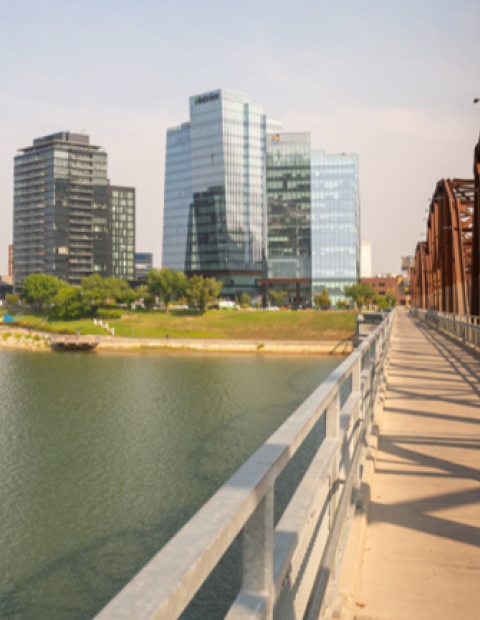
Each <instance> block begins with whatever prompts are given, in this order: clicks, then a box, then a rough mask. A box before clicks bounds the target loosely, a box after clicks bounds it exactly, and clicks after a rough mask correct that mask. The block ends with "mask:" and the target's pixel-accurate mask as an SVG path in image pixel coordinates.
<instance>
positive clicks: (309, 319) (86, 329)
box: [0, 309, 355, 340]
mask: <svg viewBox="0 0 480 620" xmlns="http://www.w3.org/2000/svg"><path fill="white" fill-rule="evenodd" d="M3 314H5V311H0V316H1V315H3ZM9 314H11V315H12V316H14V317H15V318H17V320H19V321H22V322H24V323H28V324H29V325H31V326H32V327H36V328H37V329H42V327H43V326H44V325H45V320H46V314H47V313H46V312H43V313H39V312H34V311H30V310H23V309H18V310H12V311H9ZM104 322H105V321H104ZM108 324H109V325H110V327H114V328H115V334H116V335H117V336H126V337H133V336H134V337H139V338H143V337H145V338H165V337H166V336H167V335H168V336H169V337H171V338H215V339H232V340H248V339H263V340H340V339H345V338H352V337H353V336H354V332H355V313H354V312H352V311H327V312H325V311H322V312H318V311H311V310H310V311H309V310H303V311H302V310H300V311H288V310H285V311H283V310H280V311H278V312H265V311H263V312H262V311H249V310H240V311H237V312H225V311H218V310H209V311H208V312H206V313H205V314H204V315H203V316H200V315H198V314H196V313H193V312H188V311H184V312H181V311H178V312H175V311H171V312H170V313H169V314H168V315H167V314H166V313H165V312H138V313H135V312H125V314H124V315H123V318H122V319H116V320H109V321H108ZM46 325H48V326H49V327H50V329H52V328H53V329H54V330H55V331H57V330H58V331H61V330H63V329H69V330H72V331H74V330H75V329H80V333H81V334H93V335H105V334H106V333H107V332H106V331H105V330H104V329H102V328H100V327H96V326H95V325H94V324H93V320H92V319H82V320H75V321H51V320H50V319H48V321H47V322H46Z"/></svg>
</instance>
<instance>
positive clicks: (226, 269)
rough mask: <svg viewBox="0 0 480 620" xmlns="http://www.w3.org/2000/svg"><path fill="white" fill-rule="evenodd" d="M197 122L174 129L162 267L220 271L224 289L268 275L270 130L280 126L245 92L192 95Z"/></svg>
mask: <svg viewBox="0 0 480 620" xmlns="http://www.w3.org/2000/svg"><path fill="white" fill-rule="evenodd" d="M189 103H190V123H185V124H184V125H181V126H180V127H179V128H174V129H171V130H168V131H167V154H166V178H165V202H164V230H163V239H164V241H163V258H162V265H163V266H164V267H170V268H174V269H182V270H184V271H185V272H186V273H188V274H192V273H200V274H203V275H206V276H214V277H215V278H216V279H218V280H220V281H222V282H223V285H224V286H223V289H222V294H224V295H234V294H237V293H238V292H241V291H249V292H252V293H253V292H255V291H256V285H255V280H256V279H257V278H258V277H260V276H261V275H262V265H263V247H264V243H263V238H264V230H263V224H264V211H265V173H264V171H265V136H266V131H267V126H268V127H269V128H270V127H279V126H280V123H279V121H275V120H274V119H268V118H267V117H266V116H265V114H264V112H263V109H262V108H261V107H260V106H257V105H254V104H252V103H250V102H249V101H248V100H247V99H246V97H245V95H243V94H242V93H236V92H233V91H229V90H224V89H221V90H216V91H212V92H210V93H207V94H203V95H199V96H195V97H191V98H190V102H189Z"/></svg>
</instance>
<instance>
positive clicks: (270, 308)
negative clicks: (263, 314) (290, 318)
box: [265, 306, 280, 310]
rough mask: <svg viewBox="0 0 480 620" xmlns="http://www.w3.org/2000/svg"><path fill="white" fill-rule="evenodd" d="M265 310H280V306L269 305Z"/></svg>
mask: <svg viewBox="0 0 480 620" xmlns="http://www.w3.org/2000/svg"><path fill="white" fill-rule="evenodd" d="M265 310H280V308H279V307H278V306H268V308H265Z"/></svg>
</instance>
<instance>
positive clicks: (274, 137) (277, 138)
mask: <svg viewBox="0 0 480 620" xmlns="http://www.w3.org/2000/svg"><path fill="white" fill-rule="evenodd" d="M279 142H280V135H279V134H278V133H274V134H273V135H272V144H278V143H279Z"/></svg>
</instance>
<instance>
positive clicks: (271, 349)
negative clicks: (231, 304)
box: [96, 337, 353, 355]
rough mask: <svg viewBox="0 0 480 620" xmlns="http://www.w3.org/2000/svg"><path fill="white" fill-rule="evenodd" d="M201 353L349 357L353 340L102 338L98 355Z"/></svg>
mask: <svg viewBox="0 0 480 620" xmlns="http://www.w3.org/2000/svg"><path fill="white" fill-rule="evenodd" d="M142 349H149V350H172V351H197V352H202V353H208V352H211V353H275V354H282V355H285V354H293V355H348V354H349V353H351V352H352V351H353V343H352V341H351V340H341V341H338V340H324V341H319V342H312V341H298V340H297V341H288V340H206V339H204V340H200V339H198V340H188V339H183V338H169V339H166V338H165V339H160V338H119V337H111V338H110V337H101V338H100V344H99V345H98V347H97V349H96V350H97V351H107V350H112V351H113V350H116V351H134V350H137V351H138V350H142Z"/></svg>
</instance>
